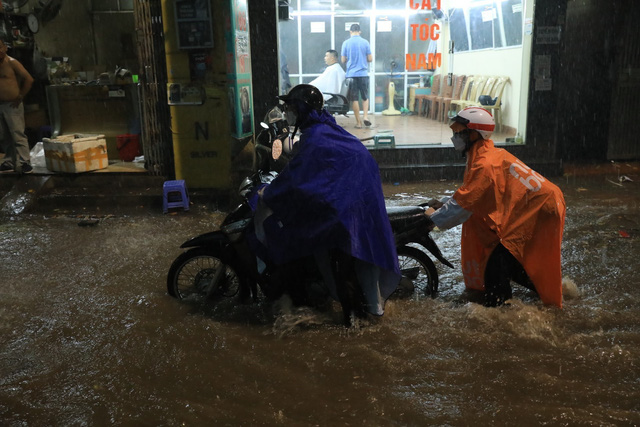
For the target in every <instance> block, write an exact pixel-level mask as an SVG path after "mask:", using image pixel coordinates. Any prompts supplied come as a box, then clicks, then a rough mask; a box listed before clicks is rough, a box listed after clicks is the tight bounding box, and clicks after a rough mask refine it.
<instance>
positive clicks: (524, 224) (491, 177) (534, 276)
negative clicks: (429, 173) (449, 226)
mask: <svg viewBox="0 0 640 427" xmlns="http://www.w3.org/2000/svg"><path fill="white" fill-rule="evenodd" d="M453 198H454V199H455V201H456V202H457V203H458V204H459V205H460V206H461V207H462V208H464V209H466V210H467V211H470V212H472V213H473V215H471V217H470V218H469V219H468V220H467V221H465V222H464V223H463V225H462V243H461V246H462V272H463V274H464V281H465V286H466V287H467V288H471V289H477V290H484V272H485V268H486V266H487V261H488V259H489V256H490V255H491V252H492V251H493V250H494V249H495V247H496V246H497V245H498V244H499V243H502V244H503V245H504V247H505V248H507V249H508V250H509V252H511V253H512V254H513V256H515V258H516V259H517V260H518V261H519V262H520V264H522V266H523V267H524V269H525V271H526V272H527V274H528V275H529V278H530V279H531V281H532V282H533V284H534V285H535V288H536V291H537V292H538V295H540V299H541V300H542V301H543V302H544V303H545V304H553V305H556V306H558V307H562V275H561V271H560V246H561V243H562V231H563V228H564V216H565V203H564V197H563V195H562V192H561V191H560V189H559V188H558V187H556V186H555V185H554V184H552V183H551V182H549V181H547V180H546V179H545V178H543V177H542V176H541V175H539V174H538V173H536V172H535V171H533V170H532V169H530V168H529V167H528V166H526V165H525V164H524V163H522V162H521V161H520V160H518V158H517V157H515V156H514V155H512V154H510V153H509V152H507V151H506V150H503V149H499V148H495V147H494V146H493V141H491V140H482V141H478V142H476V143H475V144H474V145H473V146H472V147H471V149H470V150H469V152H468V153H467V167H466V169H465V173H464V179H463V183H462V186H461V187H460V188H459V189H458V190H457V191H456V193H455V194H454V195H453Z"/></svg>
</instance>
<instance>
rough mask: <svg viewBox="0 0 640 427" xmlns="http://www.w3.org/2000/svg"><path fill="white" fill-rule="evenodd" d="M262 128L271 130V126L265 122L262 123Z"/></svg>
mask: <svg viewBox="0 0 640 427" xmlns="http://www.w3.org/2000/svg"><path fill="white" fill-rule="evenodd" d="M260 126H262V127H263V128H264V129H269V125H268V124H266V123H265V122H260Z"/></svg>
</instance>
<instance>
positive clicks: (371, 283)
mask: <svg viewBox="0 0 640 427" xmlns="http://www.w3.org/2000/svg"><path fill="white" fill-rule="evenodd" d="M279 98H280V99H281V101H283V102H284V106H283V107H284V111H285V115H286V117H287V121H288V122H289V123H290V124H292V125H294V126H295V129H294V133H293V135H295V134H296V133H297V130H298V129H300V130H301V132H302V135H301V137H300V140H299V141H298V142H297V143H296V144H295V149H294V155H293V157H292V159H291V160H290V162H289V163H288V164H287V166H286V167H285V168H284V169H283V170H282V172H281V173H280V174H279V175H278V177H277V178H276V179H274V180H273V181H272V182H271V184H270V185H268V186H266V187H265V188H264V189H262V190H260V201H259V203H258V212H256V235H257V236H258V239H259V240H261V241H262V243H264V244H265V245H266V246H267V248H268V251H269V257H270V258H271V261H272V262H274V263H275V264H278V265H284V264H286V263H287V262H290V261H292V260H296V259H299V258H302V257H305V256H313V257H315V259H316V262H317V263H318V266H319V267H320V270H321V271H322V272H323V277H324V278H325V282H326V283H327V287H328V288H329V291H330V292H331V294H332V296H333V297H334V298H336V299H338V300H340V302H341V303H343V309H344V307H345V305H344V301H343V300H344V298H346V296H345V294H344V289H342V287H343V286H344V280H343V279H344V278H346V277H354V275H355V277H357V281H358V283H359V286H360V291H361V297H362V300H363V306H364V309H365V310H366V312H368V313H371V314H374V315H379V316H380V315H382V314H383V313H384V302H385V301H386V299H387V298H388V297H389V296H390V295H391V293H393V291H395V289H396V287H397V285H398V283H399V281H400V277H401V276H400V270H399V267H398V256H397V253H396V248H395V241H394V236H393V233H392V231H391V225H390V223H389V218H388V216H387V213H386V208H385V204H384V196H383V193H382V185H381V181H380V172H379V169H378V165H377V163H376V162H375V160H374V159H373V157H372V156H371V154H370V153H369V152H368V150H367V149H366V148H365V147H364V145H363V144H362V143H361V142H360V140H359V139H358V138H356V137H355V136H353V135H352V134H350V133H349V132H347V131H345V130H344V129H343V128H342V127H340V126H339V125H338V124H336V121H335V119H334V118H333V117H332V116H331V115H330V114H329V113H328V112H326V111H325V110H324V109H323V104H324V100H323V97H322V93H321V92H320V90H318V89H317V88H316V87H314V86H311V85H307V84H301V85H297V86H295V87H294V88H292V89H291V91H290V92H289V93H288V94H286V95H282V96H279ZM260 218H261V219H260ZM265 218H266V219H265ZM336 256H337V257H338V258H339V259H340V260H341V262H339V263H338V266H339V269H340V268H342V269H343V271H342V272H340V271H337V272H336V271H335V269H334V271H333V273H334V274H333V276H334V279H335V280H332V279H331V278H330V277H327V276H328V274H325V273H326V272H327V267H328V265H329V259H330V258H331V257H333V258H335V257H336ZM340 266H341V267H340ZM345 268H346V269H348V270H351V271H346V272H345V271H344V269H345ZM355 311H356V313H357V309H356V310H355ZM347 315H348V314H347V313H345V316H347Z"/></svg>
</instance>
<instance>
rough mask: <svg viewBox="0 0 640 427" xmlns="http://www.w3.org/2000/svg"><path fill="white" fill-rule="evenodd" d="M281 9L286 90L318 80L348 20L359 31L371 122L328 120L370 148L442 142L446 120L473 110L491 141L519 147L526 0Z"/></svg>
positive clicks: (355, 2)
mask: <svg viewBox="0 0 640 427" xmlns="http://www.w3.org/2000/svg"><path fill="white" fill-rule="evenodd" d="M282 3H283V2H281V7H280V19H279V25H278V30H279V43H280V49H281V53H282V54H281V56H280V60H281V64H280V65H281V72H282V70H283V69H286V70H288V76H289V80H290V84H291V85H296V84H298V83H309V82H311V81H312V80H313V79H315V78H316V77H318V76H319V75H320V74H321V73H322V71H323V69H324V67H325V66H326V65H325V63H324V54H325V52H326V51H327V50H328V49H334V50H336V51H338V52H339V53H340V52H341V47H342V43H343V42H344V41H345V40H346V39H347V38H349V37H350V33H349V28H350V26H351V24H353V23H357V24H359V25H360V28H361V36H362V37H363V38H364V39H366V40H368V41H369V43H370V46H371V52H372V56H373V62H372V63H371V64H370V68H369V77H370V85H369V99H370V108H369V109H370V112H369V113H370V117H371V122H372V125H371V127H369V128H366V127H365V128H363V129H356V128H355V124H356V123H355V118H354V117H353V112H349V113H348V115H347V117H345V116H337V117H336V120H337V122H338V123H339V124H340V125H342V126H343V127H345V129H347V130H348V131H349V132H352V133H353V134H355V135H356V136H358V137H359V138H360V139H362V140H364V143H365V144H367V145H372V144H374V142H373V140H374V138H373V137H374V136H376V135H393V137H394V138H393V139H394V143H395V146H425V145H450V144H451V142H450V137H451V132H450V130H449V128H448V118H449V116H450V115H455V111H458V110H460V109H461V108H464V107H466V106H472V105H481V106H483V107H484V108H487V109H489V110H490V111H491V113H492V114H493V115H494V117H495V118H496V123H497V129H496V133H495V134H494V137H493V138H494V141H495V142H496V143H509V144H513V143H523V142H524V139H525V137H526V135H525V134H524V130H525V129H526V106H527V93H528V82H529V66H530V56H531V37H530V35H531V30H532V29H531V22H532V17H533V4H532V3H533V2H532V1H531V0H441V1H436V0H434V1H422V0H292V1H290V2H288V6H286V5H285V7H283V5H282ZM284 3H287V2H284ZM430 54H431V55H433V56H432V58H433V60H432V61H429V58H430V56H429V55H430ZM343 67H344V65H343ZM542 72H543V73H544V70H543V71H542ZM285 74H286V73H285ZM281 77H282V75H281ZM285 78H286V77H285ZM282 82H283V80H282V79H281V83H282ZM282 85H284V83H282ZM479 99H481V100H482V103H480V102H479Z"/></svg>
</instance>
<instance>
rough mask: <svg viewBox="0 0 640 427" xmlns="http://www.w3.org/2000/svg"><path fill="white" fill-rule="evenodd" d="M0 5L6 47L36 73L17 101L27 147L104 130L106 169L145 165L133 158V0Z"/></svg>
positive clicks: (23, 0)
mask: <svg viewBox="0 0 640 427" xmlns="http://www.w3.org/2000/svg"><path fill="white" fill-rule="evenodd" d="M1 4H2V8H0V9H1V10H0V36H2V37H3V38H4V39H5V40H7V41H8V46H9V49H8V52H7V53H8V55H9V56H11V57H14V58H15V59H17V60H19V61H20V62H21V63H22V64H23V65H24V67H25V68H26V69H27V71H29V73H30V74H31V75H32V77H33V78H34V80H35V82H34V85H33V87H32V89H31V91H30V92H29V93H28V94H27V96H26V97H25V99H24V102H23V103H24V111H25V133H26V134H27V136H28V138H29V144H30V146H31V147H32V149H33V147H34V146H35V144H37V143H38V142H40V141H42V140H43V138H48V137H55V136H57V135H71V134H81V135H104V140H105V141H106V148H107V154H108V160H109V164H110V165H109V169H110V170H111V171H112V170H118V171H130V170H131V171H144V163H143V162H142V161H141V162H134V160H135V158H136V157H139V156H141V155H142V150H141V148H140V142H139V135H140V106H139V98H138V89H137V85H136V82H137V76H138V74H139V69H138V52H137V47H136V34H135V25H134V13H133V10H134V6H133V0H117V1H108V2H105V1H99V0H92V1H84V2H71V1H69V0H66V1H64V0H19V1H13V2H4V1H3V2H2V3H1ZM104 34H109V37H104V36H101V35H104ZM123 142H126V143H127V144H126V145H127V147H125V148H124V149H123V148H122V144H123ZM32 153H33V150H32ZM40 154H42V153H40ZM0 156H4V154H2V153H0ZM37 160H38V159H36V163H37ZM40 160H41V159H40ZM124 160H126V161H124ZM32 163H34V162H33V159H32ZM37 166H39V163H38V164H37V165H36V167H35V170H36V172H43V171H46V168H44V167H37ZM103 171H104V170H103Z"/></svg>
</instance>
